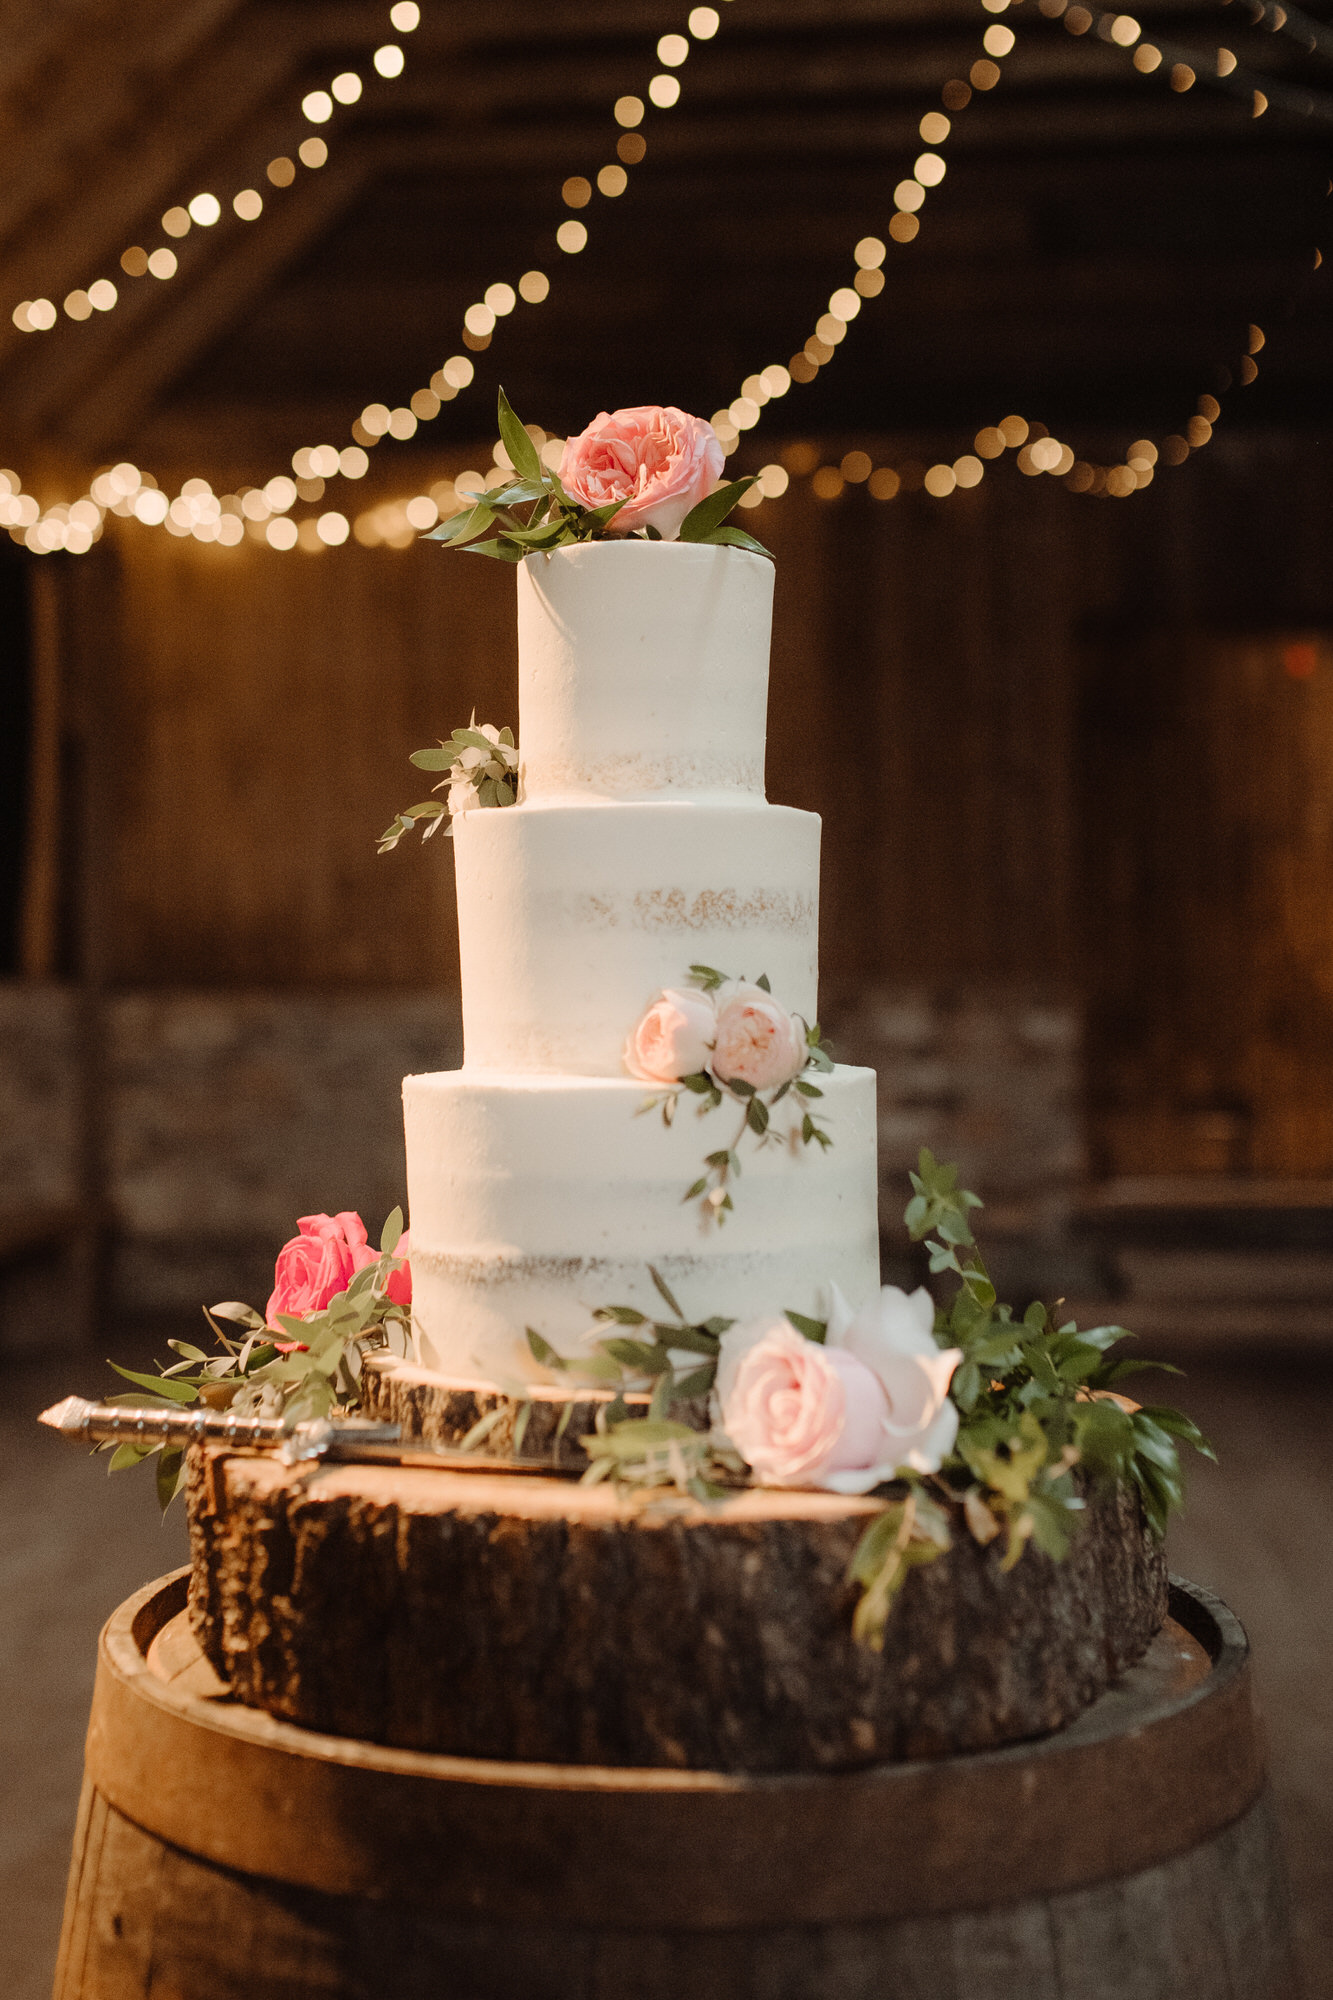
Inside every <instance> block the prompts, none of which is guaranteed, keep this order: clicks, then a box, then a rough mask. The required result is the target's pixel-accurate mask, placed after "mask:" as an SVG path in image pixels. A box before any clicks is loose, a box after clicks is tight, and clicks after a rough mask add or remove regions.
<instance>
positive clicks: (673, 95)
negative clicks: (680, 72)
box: [648, 76, 680, 111]
mask: <svg viewBox="0 0 1333 2000" xmlns="http://www.w3.org/2000/svg"><path fill="white" fill-rule="evenodd" d="M648 97H649V100H650V102H651V103H653V104H655V105H656V106H657V108H658V110H659V111H670V109H671V107H672V105H673V104H678V103H679V102H680V78H679V77H675V76H655V77H654V78H653V80H652V82H651V83H650V84H649V85H648Z"/></svg>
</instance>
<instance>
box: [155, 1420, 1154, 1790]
mask: <svg viewBox="0 0 1333 2000" xmlns="http://www.w3.org/2000/svg"><path fill="white" fill-rule="evenodd" d="M548 1425H549V1416H548V1413H545V1412H542V1413H539V1414H538V1415H537V1416H536V1417H535V1418H534V1420H533V1424H532V1425H530V1428H537V1429H538V1430H539V1434H540V1432H541V1430H542V1429H544V1428H545V1427H548ZM552 1428H553V1427H552ZM525 1449H526V1441H525ZM187 1499H188V1507H189V1515H190V1534H191V1550H192V1556H193V1579H192V1583H191V1589H190V1612H191V1617H192V1620H193V1624H194V1631H195V1635H196V1637H197V1638H198V1640H199V1642H200V1644H201V1646H202V1648H203V1651H204V1653H205V1654H206V1656H207V1657H208V1659H209V1661H210V1662H211V1664H212V1665H213V1667H214V1668H215V1669H216V1670H217V1672H218V1673H219V1674H220V1675H221V1676H222V1678H223V1679H225V1680H226V1681H227V1682H228V1683H229V1685H230V1687H231V1689H232V1691H233V1693H234V1694H235V1695H236V1696H238V1697H239V1699H240V1700H242V1701H244V1702H246V1703H248V1704H249V1705H250V1706H251V1707H254V1708H261V1709H265V1710H267V1711H268V1712H269V1713H270V1714H271V1715H274V1716H277V1717H279V1718H281V1720H283V1721H285V1722H295V1723H300V1724H302V1725H304V1726H305V1727H307V1728H313V1729H322V1730H327V1731H330V1732H331V1733H333V1734H336V1735H339V1736H354V1737H360V1738H364V1739H366V1740H369V1741H371V1742H376V1743H386V1744H394V1745H397V1746H398V1747H400V1748H404V1749H412V1750H432V1751H442V1752H449V1753H452V1754H454V1755H458V1756H470V1757H511V1758H524V1759H533V1760H540V1761H542V1762H549V1763H559V1764H567V1763H587V1764H622V1765H631V1766H661V1767H667V1768H675V1769H686V1770H713V1771H774V1772H796V1771H830V1770H842V1769H847V1768H850V1767H854V1766H857V1765H865V1764H871V1763H879V1762H883V1761H885V1760H886V1759H892V1758H902V1757H921V1756H940V1755H945V1754H952V1753H955V1752H958V1751H963V1750H981V1749H988V1748H991V1747H994V1746H995V1745H998V1744H1001V1743H1006V1742H1013V1741H1016V1740H1018V1739H1020V1738H1024V1737H1031V1736H1037V1735H1041V1734H1043V1733H1045V1732H1047V1731H1049V1730H1052V1729H1056V1728H1059V1727H1061V1726H1062V1725H1063V1724H1064V1723H1066V1722H1069V1721H1071V1720H1072V1719H1073V1717H1074V1716H1076V1715H1077V1714H1079V1713H1080V1711H1081V1710H1083V1709H1084V1708H1086V1707H1087V1706H1088V1704H1089V1703H1090V1702H1091V1701H1093V1700H1095V1699H1096V1697H1097V1696H1098V1695H1100V1694H1101V1693H1102V1692H1103V1691H1104V1690H1105V1689H1106V1688H1107V1687H1108V1686H1109V1685H1110V1684H1111V1682H1112V1681H1113V1680H1115V1678H1116V1676H1117V1675H1118V1674H1120V1673H1121V1672H1123V1671H1124V1669H1125V1668H1127V1667H1129V1666H1132V1665H1133V1664H1134V1662H1135V1661H1137V1660H1138V1659H1140V1658H1141V1657H1142V1655H1143V1653H1144V1651H1145V1650H1146V1648H1147V1646H1148V1644H1149V1642H1150V1641H1151V1639H1152V1637H1153V1634H1154V1633H1155V1632H1156V1631H1157V1630H1158V1628H1159V1627H1160V1625H1161V1623H1162V1620H1163V1618H1164V1617H1165V1615H1166V1570H1165V1564H1164V1562H1163V1559H1162V1554H1161V1550H1160V1548H1159V1546H1158V1545H1157V1543H1156V1542H1154V1541H1153V1540H1152V1539H1151V1537H1150V1536H1149V1535H1148V1534H1147V1533H1146V1531H1145V1529H1144V1527H1143V1524H1142V1521H1141V1519H1140V1516H1139V1511H1138V1505H1137V1501H1136V1500H1135V1499H1134V1498H1132V1497H1131V1496H1130V1495H1129V1494H1128V1493H1127V1492H1125V1491H1124V1490H1116V1491H1113V1492H1112V1493H1111V1494H1109V1495H1107V1496H1105V1497H1102V1498H1097V1497H1095V1496H1094V1497H1091V1498H1090V1499H1089V1504H1088V1508H1087V1512H1086V1514H1085V1516H1084V1520H1083V1525H1082V1526H1081V1528H1080V1530H1079V1532H1078V1533H1077V1534H1076V1535H1075V1537H1074V1540H1073V1543H1072V1546H1071V1549H1070V1553H1069V1555H1068V1557H1067V1559H1066V1560H1065V1561H1063V1562H1058V1563H1057V1562H1053V1561H1051V1560H1050V1559H1049V1558H1048V1557H1047V1556H1044V1555H1042V1554H1040V1553H1039V1552H1037V1551H1035V1550H1029V1551H1027V1552H1026V1553H1025V1554H1024V1556H1023V1558H1022V1560H1021V1561H1020V1562H1019V1563H1018V1564H1017V1565H1016V1566H1015V1567H1014V1568H1012V1569H1010V1570H1008V1571H1006V1570H1005V1569H1004V1567H1003V1558H1004V1542H1003V1541H1002V1540H996V1541H993V1542H991V1543H990V1544H989V1545H988V1546H987V1547H985V1548H982V1547H981V1546H980V1545H979V1544H978V1543H977V1542H975V1541H974V1540H973V1538H972V1537H971V1536H970V1535H969V1534H968V1532H967V1530H966V1528H965V1527H964V1526H963V1525H962V1523H961V1520H960V1521H959V1522H958V1523H957V1525H956V1528H955V1533H954V1542H953V1547H952V1548H951V1549H950V1550H949V1551H948V1553H947V1554H945V1555H942V1556H940V1557H939V1558H938V1559H937V1560H936V1561H934V1562H932V1563H930V1564H928V1565H925V1566H923V1567H920V1568H916V1569H913V1570H912V1571H911V1572H910V1573H909V1575H908V1576H907V1579H906V1582H905V1585H904V1587H903V1589H902V1591H901V1593H900V1594H899V1596H898V1598H897V1600H896V1601H895V1603H894V1605H893V1608H892V1611H891V1613H890V1616H889V1620H888V1626H887V1630H886V1634H885V1639H884V1647H883V1650H882V1651H881V1652H874V1651H871V1650H870V1649H869V1648H868V1647H866V1646H864V1645H861V1644H859V1643H857V1641H856V1640H855V1639H854V1638H853V1636H852V1617H853V1611H854V1609H855V1606H856V1602H857V1597H858V1591H857V1588H856V1586H855V1585H853V1584H852V1583H851V1582H849V1580H848V1569H849V1565H850V1563H851V1559H852V1556H853V1553H854V1551H855V1549H856V1547H857V1544H858V1543H859V1541H860V1539H861V1536H862V1534H863V1533H864V1531H865V1529H866V1527H867V1525H868V1524H869V1523H870V1522H871V1521H873V1520H874V1518H875V1517H876V1515H877V1514H879V1513H880V1512H882V1511H883V1507H884V1504H885V1503H884V1502H883V1501H882V1500H877V1499H848V1498H845V1497H843V1496H841V1495H837V1494H832V1493H806V1492H775V1491H768V1490H760V1489H754V1488H747V1489H744V1490H742V1491H739V1492H737V1493H734V1494H731V1495H729V1496H728V1497H727V1498H726V1499H724V1500H721V1501H718V1502H716V1503H711V1504H702V1503H700V1502H697V1501H693V1500H689V1499H686V1498H683V1497H680V1496H677V1495H675V1494H673V1493H671V1492H667V1493H663V1492H661V1491H658V1492H657V1493H654V1494H638V1495H629V1496H627V1495H625V1494H623V1493H621V1492H620V1491H618V1490H617V1489H616V1488H615V1487H613V1486H612V1485H611V1484H610V1483H609V1482H608V1483H603V1484H600V1485H591V1486H589V1485H583V1484H580V1483H578V1481H576V1480H574V1479H562V1478H559V1477H554V1476H547V1475H538V1476H532V1475H529V1474H525V1473H517V1472H506V1471H493V1472H487V1471H480V1470H469V1471H466V1472H464V1471H451V1470H449V1471H446V1470H433V1469H432V1470H426V1469H421V1468H413V1467H398V1466H384V1465H368V1464H345V1465H337V1464H329V1465H318V1464H316V1465H305V1466H296V1467H289V1466H285V1465H283V1464H281V1463H280V1462H279V1461H278V1460H277V1459H276V1458H274V1457H271V1456H266V1455H264V1454H258V1453H256V1454H244V1453H238V1452H234V1451H231V1450H229V1449H227V1448H226V1447H217V1446H210V1447H205V1448H203V1449H201V1450H196V1451H194V1452H192V1453H191V1465H190V1474H189V1483H188V1493H187Z"/></svg>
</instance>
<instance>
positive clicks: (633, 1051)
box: [625, 986, 717, 1083]
mask: <svg viewBox="0 0 1333 2000" xmlns="http://www.w3.org/2000/svg"><path fill="white" fill-rule="evenodd" d="M716 1033H717V1009H716V1008H715V1007H714V1005H713V1001H712V997H711V995H709V994H707V993H691V992H684V993H681V992H677V991H676V990H675V988H674V987H670V986H669V987H668V988H667V990H666V991H665V993H660V994H659V995H658V997H657V999H656V1000H654V1002H653V1004H652V1006H651V1007H650V1008H649V1009H648V1011H647V1013H646V1014H645V1015H644V1016H643V1018H642V1020H641V1021H640V1022H639V1024H638V1026H637V1027H636V1028H635V1029H634V1030H633V1032H632V1034H631V1035H630V1038H629V1040H628V1041H627V1042H626V1044H625V1067H626V1069H627V1070H628V1071H629V1073H630V1075H631V1076H637V1077H639V1078H640V1079H641V1080H642V1081H643V1082H644V1083H679V1082H680V1079H681V1078H682V1077H683V1076H696V1075H698V1073H699V1071H700V1070H705V1069H707V1067H708V1061H709V1057H710V1056H711V1055H712V1052H713V1037H714V1036H715V1035H716Z"/></svg>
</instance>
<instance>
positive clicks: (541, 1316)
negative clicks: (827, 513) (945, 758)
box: [403, 541, 879, 1383]
mask: <svg viewBox="0 0 1333 2000" xmlns="http://www.w3.org/2000/svg"><path fill="white" fill-rule="evenodd" d="M772 592H773V571H772V565H771V564H770V563H768V562H766V561H765V560H764V559H763V558H761V557H758V556H752V555H750V554H748V553H746V552H744V551H741V550H737V549H728V548H725V547H699V546H697V545H691V544H688V543H669V544H659V543H643V542H631V541H622V542H616V541H607V542H599V543H595V544H580V545H575V546H572V547H567V548H562V549H557V550H556V551H555V552H554V553H553V554H551V555H549V556H530V557H528V558H527V559H526V561H525V562H523V563H522V564H520V566H519V570H518V600H519V751H520V756H521V759H522V769H521V785H520V793H521V798H522V803H521V804H519V805H517V806H508V807H504V808H498V809H490V810H481V811H476V812H472V813H469V814H467V815H466V816H464V817H462V818H460V819H458V820H457V821H456V822H455V826H454V841H455V855H456V861H457V883H458V905H459V929H460V941H461V955H462V972H463V1015H464V1031H465V1039H466V1049H467V1059H466V1064H465V1067H464V1068H463V1069H461V1070H457V1071H449V1072H446V1073H444V1074H440V1075H435V1076H416V1077H408V1078H407V1079H406V1081H405V1083H404V1086H403V1100H404V1109H405V1116H406V1127H407V1174H408V1196H409V1203H410V1216H411V1228H412V1286H413V1305H412V1313H413V1323H414V1327H415V1330H416V1337H417V1340H418V1346H419V1358H420V1359H421V1360H422V1361H423V1362H424V1363H425V1364H426V1365H428V1366H430V1367H434V1368H439V1369H443V1370H444V1371H445V1372H447V1373H448V1374H450V1375H452V1376H454V1377H460V1378H465V1379H470V1380H477V1379H480V1380H491V1381H495V1380H503V1381H506V1382H509V1383H513V1382H514V1381H515V1380H516V1379H522V1378H526V1379H536V1377H537V1375H538V1374H539V1372H540V1371H539V1370H537V1368H536V1364H535V1363H534V1362H533V1360H532V1358H531V1354H530V1352H529V1349H528V1345H527V1341H526V1338H525V1333H524V1329H525V1328H527V1327H532V1328H534V1329H535V1330H536V1331H537V1332H538V1333H539V1334H540V1335H541V1336H542V1338H543V1339H545V1340H547V1341H550V1342H551V1343H552V1344H553V1345H554V1346H556V1347H557V1348H561V1349H564V1350H565V1351H569V1352H574V1351H578V1349H579V1346H580V1343H581V1342H582V1341H583V1340H584V1338H585V1336H586V1335H587V1334H588V1332H589V1329H590V1327H591V1326H592V1313H593V1311H594V1310H595V1308H596V1307H598V1306H604V1305H611V1304H624V1305H635V1306H638V1307H640V1308H641V1309H642V1310H644V1311H646V1312H650V1313H651V1312H656V1311H658V1310H660V1303H661V1302H660V1300H659V1299H658V1296H657V1294H656V1292H655V1291H654V1289H653V1285H652V1280H651V1278H650V1276H649V1271H648V1266H649V1265H650V1264H652V1265H654V1266H655V1267H656V1268H657V1269H658V1270H659V1271H660V1272H661V1273H662V1275H663V1277H664V1278H665V1279H666V1280H667V1282H668V1284H670V1285H671V1286H672V1287H673V1288H674V1289H675V1291H676V1293H677V1296H678V1297H679V1299H680V1302H681V1305H682V1307H683V1308H684V1310H685V1311H686V1313H687V1314H689V1315H691V1316H692V1317H693V1316H697V1317H699V1318H705V1317H709V1316H711V1315H713V1314H721V1315H723V1316H727V1317H733V1318H736V1319H753V1318H756V1317H759V1316H763V1315H775V1314H778V1313H782V1312H784V1311H786V1310H787V1309H788V1308H790V1309H792V1310H794V1311H796V1312H798V1313H806V1314H809V1315H811V1316H812V1317H822V1316H823V1314H824V1313H825V1311H826V1310H827V1298H828V1292H827V1287H828V1284H829V1281H836V1283H837V1284H838V1285H839V1286H841V1288H842V1290H843V1292H845V1293H846V1294H847V1296H848V1297H850V1298H857V1299H859V1298H864V1297H868V1296H870V1295H871V1294H872V1293H873V1292H874V1291H875V1290H876V1287H877V1285H878V1281H879V1254H878V1229H877V1177H876V1167H875V1137H876V1134H875V1078H874V1074H873V1072H872V1071H870V1070H865V1069H842V1068H840V1069H838V1070H835V1071H834V1073H833V1074H832V1075H831V1076H827V1077H821V1078H820V1079H819V1083H820V1087H821V1088H822V1089H823V1091H824V1096H823V1097H822V1099H820V1100H819V1101H818V1103H817V1107H816V1108H817V1111H818V1116H819V1121H820V1123H821V1125H823V1126H824V1127H825V1128H826V1129H827V1131H828V1133H829V1136H830V1138H831V1139H832V1142H833V1143H832V1145H831V1147H830V1148H829V1149H828V1150H827V1151H825V1150H823V1149H821V1148H820V1147H819V1146H818V1145H810V1146H804V1145H802V1144H801V1143H800V1141H799V1137H798V1136H794V1135H795V1134H796V1130H797V1128H799V1124H800V1118H801V1113H802V1110H803V1108H804V1107H803V1104H802V1102H801V1100H800V1099H799V1098H798V1097H797V1096H796V1095H795V1093H793V1094H791V1095H790V1096H789V1097H788V1098H787V1099H784V1100H783V1101H782V1103H780V1104H779V1105H777V1106H776V1107H775V1110H774V1114H773V1127H772V1129H773V1132H774V1134H775V1137H774V1140H773V1143H771V1144H769V1145H764V1146H761V1145H760V1144H759V1143H758V1142H757V1139H756V1137H755V1135H753V1134H752V1133H746V1134H745V1135H744V1137H743V1138H742V1139H741V1140H740V1142H739V1144H738V1145H737V1151H738V1153H739V1155H740V1160H741V1174H740V1177H739V1179H738V1180H737V1181H736V1183H735V1185H734V1189H733V1195H734V1200H735V1208H734V1211H733V1212H732V1213H731V1214H730V1215H729V1216H728V1218H727V1220H726V1222H725V1224H723V1225H719V1224H717V1223H716V1222H709V1221H707V1220H706V1219H705V1217H704V1216H703V1214H702V1213H701V1209H700V1204H699V1202H698V1200H697V1199H695V1200H690V1201H686V1200H685V1199H684V1195H685V1191H686V1189H687V1188H688V1187H689V1186H690V1184H691V1182H693V1181H694V1180H696V1179H697V1177H698V1176H699V1175H700V1174H701V1173H702V1172H703V1159H704V1155H705V1154H706V1153H709V1152H712V1151H714V1150H715V1149H717V1148H720V1147H725V1146H729V1145H730V1144H732V1142H733V1140H735V1138H736V1133H737V1128H738V1125H739V1122H740V1109H741V1107H740V1106H739V1105H737V1104H736V1103H734V1102H733V1101H731V1100H730V1099H728V1100H727V1101H725V1102H724V1103H723V1105H722V1106H721V1107H720V1108H718V1109H716V1110H714V1111H712V1112H711V1113H710V1114H709V1115H708V1116H706V1117H704V1118H700V1117H698V1116H697V1115H696V1110H697V1106H696V1103H695V1101H694V1100H693V1099H692V1098H690V1097H688V1096H686V1097H683V1098H682V1100H681V1102H680V1104H679V1106H678V1109H677V1115H676V1119H675V1122H674V1124H673V1125H672V1126H671V1127H670V1128H669V1129H668V1128H666V1127H664V1126H663V1123H662V1121H661V1118H660V1116H659V1115H658V1114H656V1113H647V1114H644V1115H637V1116H636V1113H637V1112H638V1111H639V1109H640V1107H641V1105H642V1103H643V1101H644V1098H645V1095H646V1094H648V1093H647V1092H646V1090H645V1086H644V1085H643V1084H642V1083H640V1082H636V1081H634V1080H633V1079H631V1078H629V1077H628V1076H627V1075H626V1074H625V1072H624V1068H623V1061H622V1055H623V1050H624V1045H625V1042H626V1038H627V1037H628V1035H629V1034H630V1031H631V1030H632V1029H633V1027H634V1026H635V1024H636V1022H637V1021H638V1020H639V1018H640V1017H641V1015H642V1014H643V1012H644V1010H645V1008H646V1007H648V1006H649V1005H650V1003H651V1002H652V1001H653V999H654V998H655V997H656V996H657V994H658V993H659V991H660V990H661V989H663V988H665V987H678V986H680V985H682V984H683V983H684V982H685V981H686V980H687V979H688V977H689V968H690V966H691V965H692V964H704V965H711V966H714V967H716V968H717V969H718V970H719V971H720V972H722V973H723V974H725V975H727V976H729V977H733V978H735V977H741V976H745V977H748V978H750V979H752V980H754V979H757V978H758V977H759V976H760V974H767V976H768V979H769V981H770V984H771V987H772V991H773V994H774V996H775V998H776V999H778V1000H779V1001H780V1002H781V1004H782V1006H783V1007H784V1008H786V1009H789V1010H792V1011H794V1012H796V1013H799V1014H801V1015H803V1016H804V1017H805V1018H806V1019H807V1020H808V1021H813V1020H814V1018H815V1012H816V999H817V952H816V941H817V931H818V885H819V820H818V818H817V817H816V816H815V815H814V814H813V813H804V812H796V811H794V810H792V809H791V808H789V807H783V806H770V805H768V804H767V803H766V802H765V800H764V795H763V762H764V734H765V710H766V704H767V694H768V645H769V626H770V620H771V610H772Z"/></svg>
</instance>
